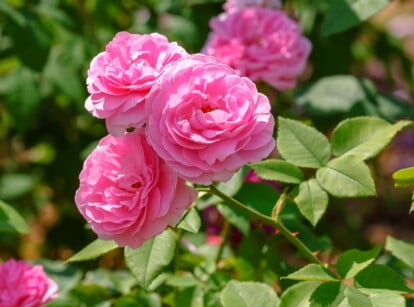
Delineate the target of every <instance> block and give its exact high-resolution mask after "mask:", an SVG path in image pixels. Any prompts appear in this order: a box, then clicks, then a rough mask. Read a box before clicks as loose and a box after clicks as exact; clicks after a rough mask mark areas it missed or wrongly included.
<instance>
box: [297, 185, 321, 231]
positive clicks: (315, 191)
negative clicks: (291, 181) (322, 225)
mask: <svg viewBox="0 0 414 307" xmlns="http://www.w3.org/2000/svg"><path fill="white" fill-rule="evenodd" d="M295 202H296V204H297V205H298V208H299V211H300V213H302V215H303V216H304V217H305V218H306V219H307V220H308V221H309V222H310V223H311V224H312V225H313V226H316V224H317V223H318V222H319V220H320V218H321V217H322V216H323V215H324V213H325V211H326V208H327V207H328V202H329V196H328V193H326V192H325V191H324V190H323V189H322V188H321V186H320V185H319V183H318V181H317V180H316V179H310V180H307V181H304V182H302V183H301V184H300V185H299V193H298V195H297V196H296V197H295Z"/></svg>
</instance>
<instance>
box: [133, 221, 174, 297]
mask: <svg viewBox="0 0 414 307" xmlns="http://www.w3.org/2000/svg"><path fill="white" fill-rule="evenodd" d="M174 250H175V237H174V234H173V233H172V230H170V229H167V230H166V231H164V232H163V233H162V234H160V235H158V236H157V237H155V238H154V239H151V240H148V241H146V242H144V244H142V245H141V246H140V247H139V248H137V249H132V248H128V247H127V248H125V261H126V264H127V266H128V268H129V269H130V270H131V271H132V273H134V275H135V277H136V279H137V280H138V283H139V284H140V285H141V286H142V287H144V288H146V289H148V287H149V286H150V284H151V282H152V281H153V280H154V279H155V277H157V275H158V274H159V273H160V272H161V271H162V269H163V268H164V267H165V266H167V265H168V264H169V263H170V262H171V260H172V259H173V257H174Z"/></svg>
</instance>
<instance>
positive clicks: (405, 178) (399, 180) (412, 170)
mask: <svg viewBox="0 0 414 307" xmlns="http://www.w3.org/2000/svg"><path fill="white" fill-rule="evenodd" d="M392 179H394V184H395V186H396V187H404V186H408V185H414V167H408V168H403V169H400V170H398V171H396V172H395V173H393V174H392Z"/></svg>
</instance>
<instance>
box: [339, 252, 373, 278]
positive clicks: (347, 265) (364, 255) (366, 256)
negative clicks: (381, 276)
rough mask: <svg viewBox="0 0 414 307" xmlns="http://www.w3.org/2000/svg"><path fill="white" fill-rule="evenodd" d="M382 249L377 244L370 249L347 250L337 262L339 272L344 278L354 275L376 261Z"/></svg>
mask: <svg viewBox="0 0 414 307" xmlns="http://www.w3.org/2000/svg"><path fill="white" fill-rule="evenodd" d="M380 251H381V247H380V246H377V247H375V248H373V249H371V250H369V251H361V250H358V249H351V250H347V251H345V252H344V253H342V254H341V255H340V256H339V257H338V261H337V262H336V269H337V271H338V274H339V275H340V276H341V277H342V278H344V279H348V278H352V277H354V276H355V275H356V274H358V273H359V272H360V271H362V270H363V269H365V268H366V267H367V266H368V265H370V264H371V263H372V262H374V260H375V258H376V257H377V256H378V254H379V253H380Z"/></svg>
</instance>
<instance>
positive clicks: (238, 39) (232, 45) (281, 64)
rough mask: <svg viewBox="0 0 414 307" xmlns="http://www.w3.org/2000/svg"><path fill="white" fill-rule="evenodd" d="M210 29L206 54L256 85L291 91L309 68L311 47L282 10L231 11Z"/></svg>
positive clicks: (249, 9)
mask: <svg viewBox="0 0 414 307" xmlns="http://www.w3.org/2000/svg"><path fill="white" fill-rule="evenodd" d="M210 27H211V29H212V32H211V33H210V35H209V37H208V39H207V42H206V44H205V46H204V48H203V52H204V53H206V54H208V55H213V56H216V57H217V58H219V59H220V60H221V61H223V62H224V63H226V64H228V65H230V66H231V67H233V68H234V69H236V70H237V71H238V72H239V73H240V75H242V76H247V77H249V78H250V79H252V80H253V81H264V82H266V83H268V84H270V85H271V86H273V87H274V88H276V89H278V90H285V89H290V88H293V87H294V86H295V85H296V79H297V77H298V76H299V75H300V74H301V73H303V71H304V70H305V68H306V63H307V59H308V56H309V54H310V51H311V43H310V41H309V40H308V39H307V38H305V37H304V36H302V34H301V30H300V28H299V25H298V24H297V23H296V22H295V21H294V20H292V19H290V18H289V17H288V16H287V15H286V13H285V12H283V11H281V10H271V9H266V8H261V7H249V8H245V9H238V10H231V11H228V12H225V13H223V14H221V15H219V16H218V17H215V18H213V19H212V20H211V21H210Z"/></svg>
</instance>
